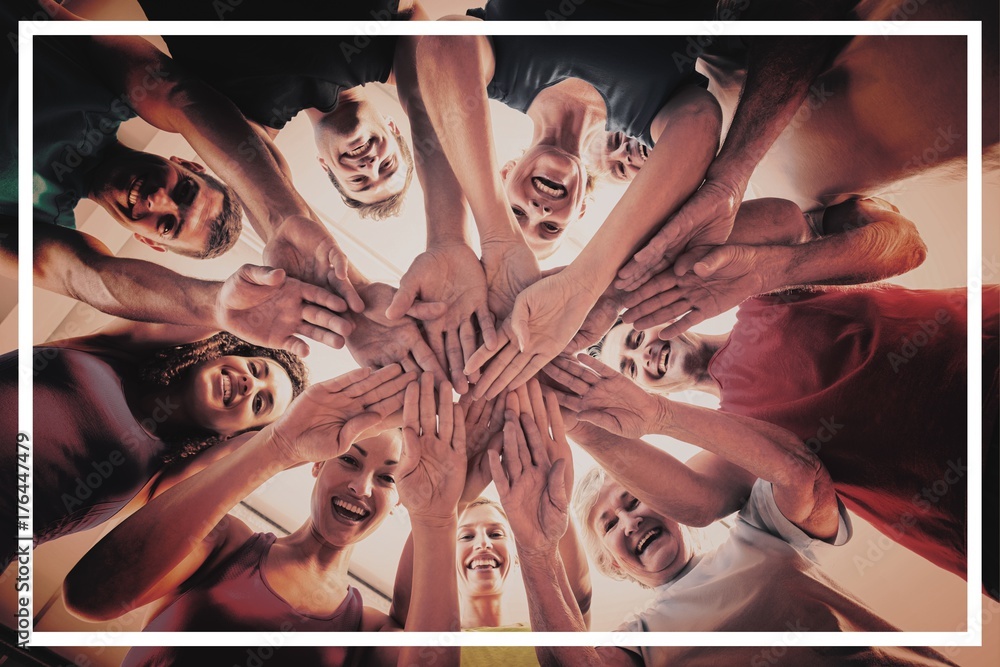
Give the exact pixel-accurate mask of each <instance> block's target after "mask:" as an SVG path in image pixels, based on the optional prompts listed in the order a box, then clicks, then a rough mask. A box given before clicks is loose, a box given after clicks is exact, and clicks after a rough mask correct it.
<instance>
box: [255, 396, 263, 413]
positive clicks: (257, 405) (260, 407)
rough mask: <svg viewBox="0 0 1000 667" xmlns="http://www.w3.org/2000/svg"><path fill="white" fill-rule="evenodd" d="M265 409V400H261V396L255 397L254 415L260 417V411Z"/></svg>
mask: <svg viewBox="0 0 1000 667" xmlns="http://www.w3.org/2000/svg"><path fill="white" fill-rule="evenodd" d="M263 409H264V399H263V398H261V395H260V394H257V395H256V396H254V397H253V413H254V414H255V415H259V414H260V411H261V410H263Z"/></svg>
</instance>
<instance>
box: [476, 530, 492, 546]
mask: <svg viewBox="0 0 1000 667" xmlns="http://www.w3.org/2000/svg"><path fill="white" fill-rule="evenodd" d="M475 547H476V549H477V550H479V549H492V548H493V540H491V539H490V536H489V535H488V534H487V533H486V532H482V533H480V534H479V536H478V538H477V539H476V543H475Z"/></svg>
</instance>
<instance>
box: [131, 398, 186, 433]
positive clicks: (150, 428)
mask: <svg viewBox="0 0 1000 667" xmlns="http://www.w3.org/2000/svg"><path fill="white" fill-rule="evenodd" d="M125 395H126V400H127V401H128V405H129V408H130V409H131V410H132V415H133V416H134V417H135V418H136V421H138V422H139V424H140V425H142V428H143V429H145V431H146V432H147V433H149V434H150V435H151V436H154V437H156V438H160V439H161V440H169V439H171V438H172V437H175V436H176V434H178V433H183V432H185V431H191V430H192V429H191V424H192V420H191V418H190V415H189V414H188V411H187V408H186V407H185V405H184V402H183V401H181V400H178V397H177V394H176V392H175V390H174V387H161V386H154V387H139V388H138V390H137V391H126V393H125Z"/></svg>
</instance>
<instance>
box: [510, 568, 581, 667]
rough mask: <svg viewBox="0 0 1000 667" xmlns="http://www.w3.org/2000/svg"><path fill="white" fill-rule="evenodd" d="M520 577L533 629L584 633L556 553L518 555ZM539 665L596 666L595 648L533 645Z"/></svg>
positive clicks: (537, 630) (578, 612)
mask: <svg viewBox="0 0 1000 667" xmlns="http://www.w3.org/2000/svg"><path fill="white" fill-rule="evenodd" d="M519 559H520V563H521V576H522V577H523V579H524V589H525V591H526V592H527V594H528V613H529V615H530V618H531V630H532V631H533V632H586V631H587V626H586V624H585V623H584V621H583V615H582V614H581V612H580V609H579V608H577V607H576V603H575V602H574V601H573V598H569V599H567V598H566V596H565V595H564V591H565V590H567V589H568V588H569V581H568V579H567V577H566V570H565V568H564V567H563V563H562V559H561V558H560V557H559V554H558V553H557V552H552V553H551V554H544V555H542V554H539V555H533V554H524V553H522V554H520V556H519ZM535 651H536V653H537V655H538V660H539V662H540V663H541V664H542V665H597V664H600V659H599V657H598V655H597V651H596V650H594V649H593V648H592V647H589V646H564V647H541V646H539V647H536V648H535Z"/></svg>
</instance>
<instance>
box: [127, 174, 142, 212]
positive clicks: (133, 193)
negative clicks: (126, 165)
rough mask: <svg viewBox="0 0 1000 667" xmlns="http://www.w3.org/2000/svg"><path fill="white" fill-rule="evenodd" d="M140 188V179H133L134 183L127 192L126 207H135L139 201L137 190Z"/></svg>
mask: <svg viewBox="0 0 1000 667" xmlns="http://www.w3.org/2000/svg"><path fill="white" fill-rule="evenodd" d="M140 187H142V179H141V178H137V179H135V183H133V184H132V188H131V189H130V190H129V191H128V205H129V206H135V203H136V202H137V201H139V188H140Z"/></svg>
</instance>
